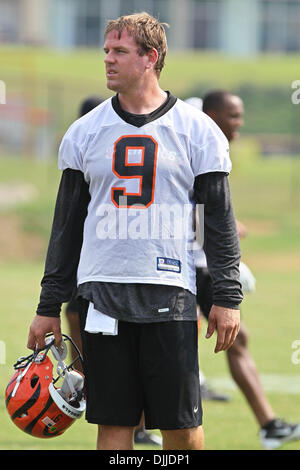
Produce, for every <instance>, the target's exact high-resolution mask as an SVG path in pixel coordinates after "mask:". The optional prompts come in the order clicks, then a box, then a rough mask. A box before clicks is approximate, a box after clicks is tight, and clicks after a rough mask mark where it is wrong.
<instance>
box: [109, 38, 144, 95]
mask: <svg viewBox="0 0 300 470" xmlns="http://www.w3.org/2000/svg"><path fill="white" fill-rule="evenodd" d="M103 49H104V52H105V54H106V57H105V59H104V63H105V67H106V78H107V88H108V89H109V90H113V91H116V92H119V93H126V92H128V91H130V90H136V89H137V88H138V87H140V85H141V83H142V82H143V77H144V73H145V70H146V68H147V65H148V63H149V57H148V54H144V55H142V56H140V55H139V54H138V45H137V43H136V42H135V40H134V38H133V37H132V36H130V35H129V34H128V33H127V31H126V30H124V31H122V34H121V37H120V38H119V33H118V31H116V30H113V31H110V32H109V33H108V34H107V36H106V39H105V44H104V47H103Z"/></svg>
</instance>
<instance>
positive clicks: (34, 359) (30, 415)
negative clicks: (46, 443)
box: [5, 335, 86, 438]
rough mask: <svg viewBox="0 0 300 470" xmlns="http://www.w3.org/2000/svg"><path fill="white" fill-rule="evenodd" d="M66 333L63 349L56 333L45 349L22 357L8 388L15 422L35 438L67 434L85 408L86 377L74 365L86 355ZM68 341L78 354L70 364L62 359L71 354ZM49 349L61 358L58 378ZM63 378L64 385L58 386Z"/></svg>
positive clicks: (16, 365) (8, 402)
mask: <svg viewBox="0 0 300 470" xmlns="http://www.w3.org/2000/svg"><path fill="white" fill-rule="evenodd" d="M62 336H63V348H62V349H58V348H56V347H55V346H54V338H53V336H52V337H50V336H48V338H47V343H48V344H47V345H46V347H45V348H44V349H43V350H40V351H35V352H34V353H33V354H31V355H30V356H28V357H25V358H24V357H21V358H20V359H18V361H17V362H16V364H15V365H14V368H15V370H16V372H15V373H14V375H13V377H12V378H11V380H10V382H9V383H8V385H7V387H6V393H5V398H6V408H7V411H8V413H9V415H10V417H11V419H12V421H13V422H14V424H15V425H16V426H17V427H19V428H20V429H21V430H22V431H24V432H26V433H28V434H30V435H31V436H34V437H40V438H50V437H55V436H59V435H61V434H63V433H64V432H65V430H66V429H67V428H68V427H69V426H71V424H73V422H74V421H75V420H76V419H78V418H80V417H81V416H82V414H83V412H84V411H85V406H86V403H85V397H84V393H83V386H84V376H83V375H82V374H81V373H80V372H78V371H76V370H75V369H74V368H73V364H75V362H76V361H77V360H80V361H81V362H82V357H81V354H80V352H79V350H78V348H77V346H76V345H75V343H74V342H73V340H72V339H71V338H69V337H68V336H67V335H62ZM66 341H69V342H71V344H72V346H73V347H75V349H76V351H77V354H78V356H77V357H76V358H75V360H74V361H73V362H72V363H71V364H70V365H68V366H67V365H66V364H65V362H64V360H63V359H62V357H63V358H64V359H65V358H66V356H67V346H66ZM49 350H51V352H52V355H53V357H54V359H55V360H56V361H57V377H54V372H55V371H54V366H53V363H52V361H51V359H50V358H49V357H48V352H49ZM59 380H60V381H62V384H61V387H58V386H57V383H58V381H59Z"/></svg>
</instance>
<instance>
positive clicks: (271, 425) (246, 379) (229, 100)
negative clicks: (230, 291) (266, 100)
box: [188, 90, 300, 449]
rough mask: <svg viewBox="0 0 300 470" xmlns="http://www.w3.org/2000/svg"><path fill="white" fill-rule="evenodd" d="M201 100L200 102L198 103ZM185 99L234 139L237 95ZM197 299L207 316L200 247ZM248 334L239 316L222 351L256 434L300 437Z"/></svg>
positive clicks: (249, 280)
mask: <svg viewBox="0 0 300 470" xmlns="http://www.w3.org/2000/svg"><path fill="white" fill-rule="evenodd" d="M201 101H202V103H201ZM201 101H199V99H198V101H197V97H193V98H190V99H189V101H188V102H189V103H190V104H191V105H193V106H196V107H198V109H201V108H202V110H203V112H204V113H206V114H207V115H208V116H209V117H210V118H211V119H213V120H214V121H215V122H216V124H217V125H218V126H219V127H220V129H221V130H222V131H223V133H224V134H225V136H226V137H227V139H228V141H229V143H230V142H232V141H233V140H235V139H237V138H238V136H239V129H240V127H241V126H242V125H243V122H244V121H243V117H244V105H243V101H242V99H241V98H240V97H239V96H236V95H234V94H232V93H229V92H227V91H224V90H212V91H210V92H208V93H207V94H206V95H205V96H204V97H203V99H202V100H201ZM237 227H238V232H239V236H240V238H243V237H245V236H246V228H245V226H244V225H243V224H242V223H241V222H239V221H237ZM195 264H196V279H197V303H198V306H199V307H200V310H201V313H202V315H203V316H204V317H205V318H206V319H208V316H209V312H210V309H211V306H212V304H213V300H212V281H211V277H210V275H209V272H208V269H207V265H206V257H205V253H204V251H203V250H202V249H201V250H199V251H196V253H195ZM240 272H241V283H242V286H243V291H244V292H245V293H246V292H253V291H254V288H255V278H254V277H253V275H252V273H251V271H250V270H249V268H248V267H247V266H246V265H245V264H244V263H241V266H240ZM248 341H249V334H248V332H247V329H246V327H245V324H244V321H243V320H242V319H241V325H240V331H239V333H238V335H237V337H236V340H235V342H234V343H233V345H232V346H231V347H230V348H229V349H228V350H227V351H226V356H227V360H228V365H229V369H230V373H231V376H232V378H233V380H234V381H235V383H236V384H237V386H238V387H239V389H240V390H241V392H242V393H243V394H244V396H245V398H246V399H247V401H248V404H249V406H250V408H251V410H252V412H253V414H254V416H255V418H256V420H257V422H258V424H259V427H260V431H259V437H260V441H261V444H262V446H263V447H264V448H266V449H275V448H279V447H281V445H282V444H284V443H285V442H288V441H292V440H296V439H300V424H291V423H287V422H285V421H283V420H282V419H280V418H277V417H276V415H275V412H274V411H273V409H272V406H271V404H270V403H269V401H268V399H267V397H266V395H265V393H264V390H263V387H262V384H261V381H260V377H259V373H258V370H257V367H256V364H255V361H254V359H253V357H252V356H251V354H250V351H249V349H248Z"/></svg>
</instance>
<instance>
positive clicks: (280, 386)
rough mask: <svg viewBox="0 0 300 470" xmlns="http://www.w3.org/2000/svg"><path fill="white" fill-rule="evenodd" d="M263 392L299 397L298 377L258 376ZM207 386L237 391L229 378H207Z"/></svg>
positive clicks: (299, 378)
mask: <svg viewBox="0 0 300 470" xmlns="http://www.w3.org/2000/svg"><path fill="white" fill-rule="evenodd" d="M259 377H260V380H261V383H262V386H263V389H264V391H265V392H275V393H284V394H289V395H300V376H297V375H273V374H260V375H259ZM207 381H208V382H209V385H210V386H211V387H213V388H218V389H224V390H237V388H238V387H237V385H236V384H235V382H234V381H233V380H232V379H231V378H230V377H207Z"/></svg>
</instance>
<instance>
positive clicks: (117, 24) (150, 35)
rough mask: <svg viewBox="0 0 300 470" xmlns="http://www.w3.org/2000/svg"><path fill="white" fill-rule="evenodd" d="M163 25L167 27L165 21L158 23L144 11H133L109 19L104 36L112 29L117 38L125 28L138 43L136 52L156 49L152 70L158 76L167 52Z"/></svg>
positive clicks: (140, 52) (141, 53) (143, 52)
mask: <svg viewBox="0 0 300 470" xmlns="http://www.w3.org/2000/svg"><path fill="white" fill-rule="evenodd" d="M164 27H169V25H168V24H167V23H160V22H159V21H158V20H157V19H156V18H154V17H153V16H151V15H149V14H148V13H146V12H142V13H134V14H132V15H126V16H121V17H120V18H117V19H116V20H110V21H109V22H108V23H107V26H106V29H105V36H106V35H107V34H108V33H110V32H111V31H113V30H116V31H118V32H119V38H120V37H121V34H122V31H123V30H124V29H126V31H127V33H128V34H129V35H130V36H132V37H133V38H134V40H135V42H136V43H137V45H138V48H139V49H138V54H139V55H144V54H146V53H147V52H149V51H150V50H151V49H156V50H157V53H158V60H157V62H156V64H155V67H154V70H155V72H156V74H157V76H158V77H159V76H160V72H161V71H162V69H163V67H164V65H165V57H166V54H167V50H168V46H167V38H166V32H165V28H164Z"/></svg>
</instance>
